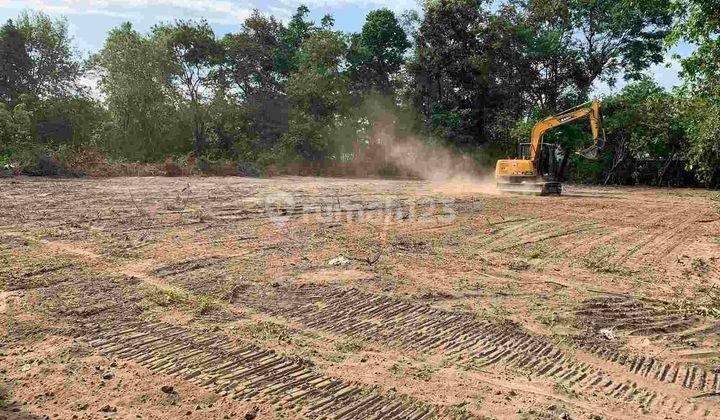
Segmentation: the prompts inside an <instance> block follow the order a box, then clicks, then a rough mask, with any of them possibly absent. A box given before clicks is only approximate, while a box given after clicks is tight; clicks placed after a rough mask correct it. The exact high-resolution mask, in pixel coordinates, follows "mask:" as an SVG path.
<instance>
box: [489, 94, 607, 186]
mask: <svg viewBox="0 0 720 420" xmlns="http://www.w3.org/2000/svg"><path fill="white" fill-rule="evenodd" d="M585 117H587V118H588V119H589V120H590V129H591V131H592V137H593V142H594V144H593V146H591V147H589V148H587V149H585V150H582V151H580V152H578V154H580V155H582V156H584V157H586V158H588V159H593V160H594V159H597V158H598V156H599V152H600V150H601V149H602V146H603V143H604V139H605V133H604V130H603V128H602V117H601V115H600V101H598V100H592V101H590V102H586V103H584V104H582V105H579V106H577V107H575V108H572V109H569V110H567V111H563V112H561V113H559V114H558V115H553V116H550V117H547V118H545V119H544V120H542V121H540V122H538V123H537V124H535V126H534V127H533V129H532V133H531V136H530V143H523V144H521V145H520V156H521V157H520V158H519V159H501V160H498V162H497V164H496V166H495V180H496V181H497V188H498V190H500V191H508V192H516V193H526V194H536V195H549V194H561V193H562V183H561V182H560V175H561V174H560V171H561V170H562V168H559V165H558V162H557V159H556V156H557V152H558V147H557V145H554V144H548V143H543V136H544V134H545V133H546V132H547V131H548V130H551V129H553V128H555V127H558V126H560V125H563V124H567V123H569V122H572V121H575V120H578V119H580V118H585ZM601 133H602V138H601Z"/></svg>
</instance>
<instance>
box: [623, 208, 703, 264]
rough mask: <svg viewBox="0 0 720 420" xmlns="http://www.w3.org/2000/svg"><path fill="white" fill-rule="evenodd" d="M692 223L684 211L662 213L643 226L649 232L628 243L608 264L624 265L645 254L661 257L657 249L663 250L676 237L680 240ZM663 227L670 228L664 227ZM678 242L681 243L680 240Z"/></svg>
mask: <svg viewBox="0 0 720 420" xmlns="http://www.w3.org/2000/svg"><path fill="white" fill-rule="evenodd" d="M692 223H693V220H692V219H688V216H687V211H686V210H680V211H677V212H673V213H670V212H662V213H660V214H659V215H658V216H657V217H655V218H653V219H652V220H651V221H649V222H648V223H645V224H644V225H643V226H644V227H645V228H646V229H650V232H648V233H646V234H644V235H641V237H640V238H639V239H638V240H636V241H633V242H631V243H629V244H628V246H627V247H625V249H624V250H623V251H621V252H618V254H617V255H615V256H614V257H613V258H611V260H610V262H612V263H614V264H624V263H625V262H626V261H627V260H629V259H630V258H632V257H633V256H635V255H640V256H641V257H643V256H644V255H645V254H650V255H663V254H660V253H658V252H657V250H658V248H659V249H664V245H666V244H667V243H668V242H670V241H671V240H672V238H673V237H675V236H677V235H680V237H681V238H682V237H683V233H684V232H685V230H686V229H687V227H688V226H690V225H691V224H692ZM657 224H661V226H660V227H656V225H657ZM665 225H668V226H670V227H665ZM680 240H681V241H682V239H680ZM678 244H679V242H678ZM676 246H677V245H676Z"/></svg>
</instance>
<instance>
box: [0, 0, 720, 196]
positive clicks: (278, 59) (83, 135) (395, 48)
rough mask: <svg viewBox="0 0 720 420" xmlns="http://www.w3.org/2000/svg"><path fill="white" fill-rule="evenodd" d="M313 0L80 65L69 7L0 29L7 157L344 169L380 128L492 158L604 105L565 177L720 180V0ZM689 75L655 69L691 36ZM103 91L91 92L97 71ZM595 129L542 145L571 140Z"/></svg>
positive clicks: (121, 43)
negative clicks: (354, 22)
mask: <svg viewBox="0 0 720 420" xmlns="http://www.w3.org/2000/svg"><path fill="white" fill-rule="evenodd" d="M309 14H310V10H309V9H308V8H307V7H305V6H300V7H299V8H298V9H297V11H296V12H295V14H294V15H293V16H292V17H291V18H290V19H289V20H288V21H287V22H283V21H281V20H278V19H276V18H274V17H273V16H268V15H263V14H260V13H259V12H257V11H256V12H254V13H253V14H252V15H251V16H250V17H248V18H247V19H246V20H245V21H244V22H238V30H237V32H233V33H228V34H226V35H224V36H218V35H216V34H215V33H214V31H213V29H212V27H211V26H210V25H209V24H208V23H207V22H205V21H185V20H178V21H175V22H169V23H168V22H166V23H158V24H157V25H155V26H154V27H152V29H151V30H150V31H148V32H147V33H141V32H139V31H137V30H136V29H135V28H134V27H133V26H132V24H131V23H124V24H122V25H120V26H119V27H117V28H114V29H112V30H111V31H110V32H109V33H108V36H107V39H106V40H105V43H104V45H103V47H102V49H101V50H100V51H98V52H96V53H94V54H93V55H91V56H90V57H89V58H88V59H87V60H80V59H79V58H78V54H77V52H76V51H75V49H74V47H73V43H72V39H71V37H70V36H69V35H68V28H67V23H66V21H65V20H62V19H60V20H54V19H51V18H49V17H48V16H46V15H44V14H42V13H38V12H25V13H23V14H21V15H20V16H19V17H18V18H16V19H12V20H8V21H7V22H6V23H5V24H4V25H3V26H2V28H0V142H1V143H0V166H4V167H6V168H9V167H24V166H27V167H30V166H32V165H34V164H35V162H36V161H37V157H38V156H40V155H52V156H54V157H55V158H57V159H59V160H62V159H64V158H65V157H67V156H71V155H73V154H77V153H79V152H80V151H82V150H86V149H98V150H101V151H102V152H103V153H104V154H105V155H107V156H108V157H110V158H111V159H113V160H117V161H140V162H160V161H164V160H165V159H167V158H168V157H173V158H174V159H178V160H182V159H184V158H187V157H188V156H192V157H193V159H195V160H196V161H197V163H198V164H204V165H207V164H210V163H212V162H217V161H233V162H242V163H243V164H245V165H254V166H255V167H258V168H262V167H265V166H267V165H271V164H272V165H280V166H282V165H285V164H288V163H290V162H311V163H318V164H322V163H332V162H343V161H350V160H352V159H354V158H355V157H356V156H357V155H358V153H359V150H362V149H367V148H372V147H373V138H372V136H373V124H374V123H375V121H377V120H378V119H385V120H388V119H389V120H390V121H391V122H392V124H393V125H394V126H395V129H396V131H397V132H398V133H405V134H413V135H416V136H418V137H419V138H421V139H423V141H425V142H427V143H431V144H436V145H442V146H444V147H448V148H451V149H453V150H457V151H459V152H462V153H465V154H468V155H471V156H474V157H476V159H477V160H478V161H480V162H481V163H484V164H491V163H492V162H493V161H494V160H495V159H496V158H498V157H507V156H513V155H515V153H516V150H517V144H518V143H519V142H527V139H528V138H529V131H530V128H531V127H532V124H533V123H534V122H535V121H537V120H538V119H540V118H543V117H545V116H547V115H551V114H554V113H556V112H558V111H560V110H562V109H566V108H570V107H572V106H575V105H576V104H578V103H582V102H584V101H586V100H588V99H589V96H590V94H591V91H592V88H593V86H594V85H595V84H596V83H598V82H601V81H602V82H605V83H609V84H610V85H613V84H614V83H615V82H616V81H617V80H619V79H620V78H625V79H627V80H628V81H629V83H628V84H627V85H626V86H625V87H624V88H623V89H622V90H621V91H620V92H619V93H617V94H613V95H608V96H606V97H604V98H602V99H603V103H604V114H605V127H606V133H607V145H606V148H605V151H604V156H603V160H602V161H600V162H588V161H584V160H582V159H580V158H577V157H575V156H574V155H572V154H571V153H566V154H565V156H566V158H565V159H566V160H567V162H564V163H567V164H568V168H569V170H568V174H569V176H570V177H573V178H575V179H577V180H581V181H585V180H587V181H592V182H609V183H621V184H631V183H648V184H658V185H664V184H668V183H677V184H682V183H693V182H699V183H701V184H704V185H708V186H717V185H718V183H719V182H720V142H719V141H718V138H720V137H718V135H719V134H720V132H719V131H720V127H719V124H717V120H718V118H720V117H719V115H720V113H719V112H718V111H720V65H719V63H720V41H718V39H720V38H719V37H718V32H719V31H720V28H719V27H718V26H719V25H720V24H719V23H718V22H720V7H718V5H717V4H715V2H707V1H703V0H642V1H637V0H509V1H506V2H503V3H500V4H490V3H489V2H485V1H477V0H427V1H426V2H425V3H424V5H423V9H422V11H421V12H416V11H408V12H406V13H404V14H402V15H396V14H395V13H393V12H392V11H390V10H388V9H378V10H374V11H371V12H370V13H369V14H368V15H367V17H366V19H365V22H364V24H363V26H362V30H361V31H360V32H359V33H346V32H343V31H339V30H337V29H336V28H335V24H334V20H333V18H332V16H329V15H327V16H324V17H323V18H322V19H321V20H320V21H319V22H316V21H313V20H311V19H310V18H309ZM681 41H684V42H690V43H692V44H693V45H695V46H696V49H695V51H694V52H693V53H692V55H691V56H690V57H687V58H685V59H683V61H682V66H683V71H682V77H683V84H682V86H681V87H679V88H677V89H674V90H673V91H667V90H665V89H663V88H662V87H660V86H658V85H657V84H656V83H655V82H654V81H653V79H652V78H651V77H649V76H648V69H649V68H650V67H651V66H652V65H654V64H657V63H661V62H663V60H664V56H665V53H666V50H667V48H668V46H671V45H673V44H675V43H677V42H681ZM89 83H91V84H93V85H94V89H90V88H88V84H89ZM586 132H587V130H585V129H584V127H583V126H582V124H581V123H579V124H573V125H571V126H568V127H564V128H562V129H560V130H557V131H556V132H553V133H552V134H551V135H549V136H548V137H547V139H546V141H553V142H557V143H559V144H561V145H562V146H563V148H564V150H566V151H571V150H572V149H574V148H577V147H579V146H580V143H583V142H587V141H588V136H587V134H585V133H586Z"/></svg>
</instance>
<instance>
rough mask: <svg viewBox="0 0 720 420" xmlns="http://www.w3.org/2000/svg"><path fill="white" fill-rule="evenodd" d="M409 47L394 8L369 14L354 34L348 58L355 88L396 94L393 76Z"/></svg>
mask: <svg viewBox="0 0 720 420" xmlns="http://www.w3.org/2000/svg"><path fill="white" fill-rule="evenodd" d="M409 47H410V42H409V41H408V40H407V36H406V35H405V31H403V29H402V27H400V24H399V23H398V20H397V18H396V17H395V14H394V13H393V12H392V11H390V10H388V9H379V10H373V11H371V12H370V13H368V15H367V17H366V18H365V24H364V25H363V29H362V32H361V33H360V34H355V35H353V37H352V40H351V44H350V50H349V52H348V57H347V58H348V63H349V66H350V69H349V71H350V74H351V75H352V79H353V84H355V85H356V89H357V90H359V91H361V92H363V91H368V90H373V89H374V90H377V91H379V92H381V93H383V94H390V93H393V92H394V89H393V88H394V87H395V86H393V83H392V76H393V75H395V74H397V73H398V71H399V70H400V66H401V65H402V64H403V63H404V61H405V58H404V54H405V51H406V50H407V49H408V48H409Z"/></svg>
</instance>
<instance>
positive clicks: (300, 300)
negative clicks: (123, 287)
mask: <svg viewBox="0 0 720 420" xmlns="http://www.w3.org/2000/svg"><path fill="white" fill-rule="evenodd" d="M237 304H241V305H243V306H250V307H254V308H255V309H257V310H259V311H261V312H266V313H270V314H272V315H276V316H283V317H286V318H288V319H291V320H293V321H296V322H299V323H301V324H303V325H304V326H305V327H307V328H315V329H321V330H326V331H329V332H332V333H334V334H337V335H351V336H358V337H362V338H364V339H366V340H369V341H373V342H377V343H380V344H383V345H389V346H398V345H399V346H401V347H402V348H404V349H406V350H411V351H419V352H435V353H440V354H443V355H445V356H450V357H455V356H459V357H461V362H460V363H461V364H462V365H464V366H466V367H467V368H469V369H482V368H483V367H485V366H489V365H493V364H502V365H506V366H511V367H513V368H515V369H517V370H519V371H521V372H525V373H530V374H532V375H536V376H539V377H542V378H548V379H552V380H555V381H557V382H560V383H563V384H565V385H566V386H568V387H570V388H572V389H578V390H583V391H588V392H601V393H603V394H606V395H608V396H610V397H611V398H614V399H617V400H621V401H627V402H634V403H636V404H637V405H638V406H640V407H642V408H644V409H646V410H650V411H652V412H656V413H663V412H674V413H678V414H681V415H694V416H698V417H700V416H703V415H704V414H703V411H702V410H705V409H706V410H711V409H712V408H714V409H717V407H715V406H714V405H712V404H707V405H706V404H704V403H697V402H694V401H691V398H692V396H693V394H692V393H691V392H690V391H689V390H687V389H684V388H683V387H680V386H677V384H676V383H675V382H663V381H661V380H654V378H649V379H650V380H646V379H648V377H646V376H643V375H640V374H639V372H641V367H644V366H645V364H644V363H641V362H640V361H639V359H638V361H637V362H636V363H634V364H633V365H632V368H631V369H630V370H629V371H626V373H625V374H618V373H616V372H615V373H608V372H607V370H606V369H603V368H602V367H600V366H598V365H596V364H591V363H587V362H583V361H579V360H578V359H576V358H575V357H573V356H572V355H571V354H570V353H568V352H567V351H565V350H563V349H561V348H560V347H558V346H557V345H555V344H554V343H552V342H551V341H549V340H548V339H546V338H544V337H541V336H537V335H533V334H531V333H528V332H526V331H524V330H523V329H521V328H520V327H518V326H517V325H514V324H510V323H495V322H490V321H483V320H478V319H475V318H474V317H472V316H471V315H469V314H464V313H456V312H449V311H445V310H441V309H436V308H432V307H430V306H428V305H422V304H418V303H415V302H411V301H406V300H402V299H398V298H392V297H388V296H384V295H375V294H369V293H365V292H361V291H359V290H357V289H342V288H338V287H329V286H305V287H299V288H293V287H288V288H282V289H275V290H272V291H269V292H268V291H263V290H255V291H251V290H249V289H248V290H245V291H244V293H243V294H242V296H241V297H240V299H239V300H238V302H237ZM621 366H622V364H621ZM715 377H717V375H716V376H715ZM707 378H708V376H707V375H706V382H705V383H706V388H703V389H709V387H710V386H712V380H713V378H710V379H707ZM708 381H709V382H708ZM707 384H710V385H707ZM685 388H687V387H685Z"/></svg>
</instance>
